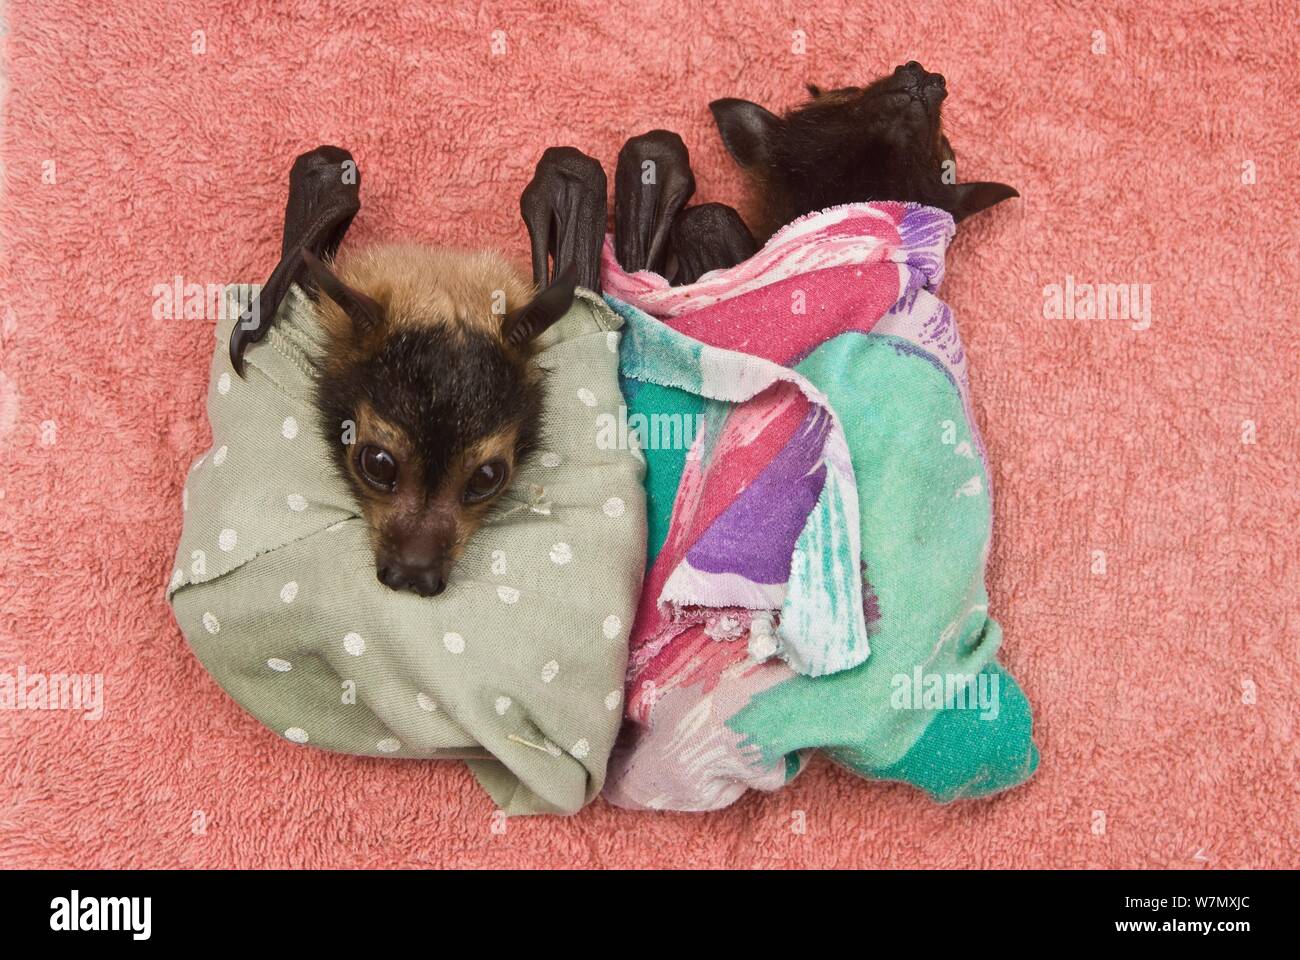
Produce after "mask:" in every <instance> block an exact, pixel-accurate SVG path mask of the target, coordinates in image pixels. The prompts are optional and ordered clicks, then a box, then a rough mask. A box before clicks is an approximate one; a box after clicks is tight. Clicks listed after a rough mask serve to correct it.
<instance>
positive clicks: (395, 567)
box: [379, 560, 447, 597]
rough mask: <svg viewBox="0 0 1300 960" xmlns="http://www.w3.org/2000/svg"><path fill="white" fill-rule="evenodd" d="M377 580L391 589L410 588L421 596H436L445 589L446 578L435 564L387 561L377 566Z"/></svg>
mask: <svg viewBox="0 0 1300 960" xmlns="http://www.w3.org/2000/svg"><path fill="white" fill-rule="evenodd" d="M379 582H380V583H382V584H383V585H384V586H386V587H388V588H390V589H392V590H412V591H414V592H415V593H417V594H419V595H420V596H422V597H436V596H437V595H438V594H440V593H442V591H444V590H446V589H447V578H446V577H445V576H444V575H443V573H442V571H441V570H440V569H438V567H436V566H424V565H420V566H412V565H409V564H405V563H402V562H400V561H395V560H394V561H389V562H388V563H386V564H384V565H383V566H381V567H379Z"/></svg>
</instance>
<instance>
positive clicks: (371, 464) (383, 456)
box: [357, 446, 397, 491]
mask: <svg viewBox="0 0 1300 960" xmlns="http://www.w3.org/2000/svg"><path fill="white" fill-rule="evenodd" d="M357 465H358V466H359V467H360V468H361V476H363V477H365V479H366V483H368V484H370V485H371V486H372V487H376V488H378V489H380V490H389V491H391V490H392V489H393V487H395V486H397V461H396V460H394V459H393V455H392V454H391V453H389V452H388V451H387V450H385V449H383V448H382V447H371V446H365V447H362V448H361V452H360V453H359V454H357Z"/></svg>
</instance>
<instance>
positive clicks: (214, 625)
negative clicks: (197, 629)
mask: <svg viewBox="0 0 1300 960" xmlns="http://www.w3.org/2000/svg"><path fill="white" fill-rule="evenodd" d="M203 629H204V630H206V631H208V633H217V632H219V631H220V630H221V621H220V620H218V619H217V615H216V614H214V613H212V612H211V611H209V612H208V613H205V614H204V615H203Z"/></svg>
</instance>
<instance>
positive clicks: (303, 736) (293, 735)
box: [284, 727, 307, 743]
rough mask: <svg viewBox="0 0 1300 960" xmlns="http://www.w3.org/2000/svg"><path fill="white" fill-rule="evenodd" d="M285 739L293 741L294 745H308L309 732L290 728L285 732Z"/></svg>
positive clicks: (300, 728) (299, 728)
mask: <svg viewBox="0 0 1300 960" xmlns="http://www.w3.org/2000/svg"><path fill="white" fill-rule="evenodd" d="M284 736H285V739H287V740H292V741H293V742H294V743H306V742H307V731H306V730H304V729H303V728H302V727H290V728H289V729H288V730H286V731H284Z"/></svg>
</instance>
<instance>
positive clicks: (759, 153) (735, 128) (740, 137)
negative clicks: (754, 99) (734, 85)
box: [709, 97, 781, 167]
mask: <svg viewBox="0 0 1300 960" xmlns="http://www.w3.org/2000/svg"><path fill="white" fill-rule="evenodd" d="M709 110H711V111H712V112H713V119H714V120H716V121H717V122H718V133H720V134H722V143H723V145H724V146H726V148H727V152H728V153H730V154H731V156H732V157H733V158H735V161H736V162H737V163H738V164H740V165H741V166H742V167H752V166H755V165H759V164H765V163H766V162H767V157H768V142H769V141H770V139H771V136H772V134H773V133H774V132H775V131H776V129H777V127H779V126H780V125H781V118H780V117H778V116H777V115H776V114H774V113H772V112H771V111H770V110H767V109H765V108H763V107H760V106H759V105H758V104H756V103H750V102H749V101H748V100H736V99H735V98H733V97H727V98H725V99H723V100H714V101H713V102H712V103H711V104H709Z"/></svg>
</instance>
